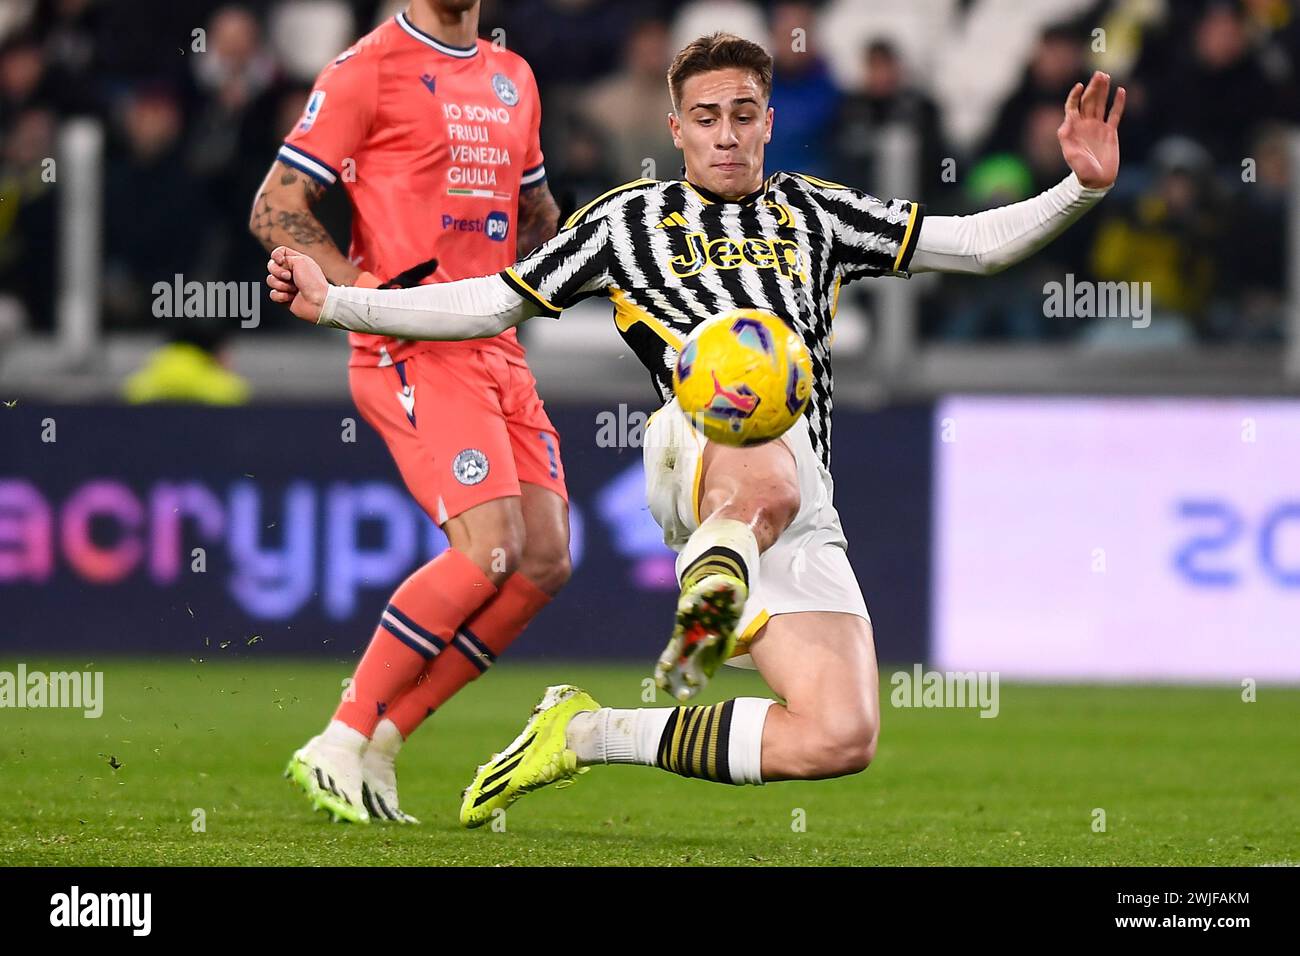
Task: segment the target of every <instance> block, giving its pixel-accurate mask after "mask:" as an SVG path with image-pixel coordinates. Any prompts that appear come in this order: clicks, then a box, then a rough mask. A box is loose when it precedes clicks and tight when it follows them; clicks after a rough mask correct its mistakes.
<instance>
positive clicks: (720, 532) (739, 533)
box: [677, 518, 759, 594]
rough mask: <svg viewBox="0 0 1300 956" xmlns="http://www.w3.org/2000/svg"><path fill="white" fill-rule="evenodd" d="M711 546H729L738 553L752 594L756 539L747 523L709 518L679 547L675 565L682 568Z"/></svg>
mask: <svg viewBox="0 0 1300 956" xmlns="http://www.w3.org/2000/svg"><path fill="white" fill-rule="evenodd" d="M710 548H729V549H730V550H732V551H734V552H736V553H737V554H738V555H740V559H741V560H742V561H744V562H745V570H746V572H747V573H748V574H749V591H750V593H751V594H752V593H753V592H754V588H755V586H756V584H757V580H758V558H759V550H758V539H757V538H755V537H754V532H753V531H752V530H750V527H749V525H747V524H745V522H743V521H736V520H735V519H734V518H709V519H708V520H707V521H705V522H704V524H702V525H700V526H699V527H698V528H697V529H695V531H694V533H692V534H691V536H690V538H688V539H687V541H686V547H684V548H683V549H682V554H681V557H680V558H679V559H678V562H677V567H678V568H679V570H680V571H685V570H686V569H687V568H688V567H690V565H691V563H692V562H693V561H695V560H696V559H697V558H699V557H700V555H702V554H704V553H705V552H707V551H708V550H709V549H710Z"/></svg>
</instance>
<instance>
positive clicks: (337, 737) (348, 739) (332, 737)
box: [321, 720, 370, 754]
mask: <svg viewBox="0 0 1300 956" xmlns="http://www.w3.org/2000/svg"><path fill="white" fill-rule="evenodd" d="M321 739H322V740H324V741H325V743H327V744H330V745H331V746H334V747H342V748H344V749H345V750H351V751H355V752H356V753H358V754H359V753H361V751H362V750H363V749H364V748H365V746H366V743H367V742H368V741H369V739H370V738H369V737H367V736H366V735H365V734H363V733H362V732H361V731H359V730H357V729H356V728H355V727H349V726H348V725H347V724H345V723H343V721H341V720H331V721H330V722H329V725H328V726H326V728H325V732H324V733H323V734H321Z"/></svg>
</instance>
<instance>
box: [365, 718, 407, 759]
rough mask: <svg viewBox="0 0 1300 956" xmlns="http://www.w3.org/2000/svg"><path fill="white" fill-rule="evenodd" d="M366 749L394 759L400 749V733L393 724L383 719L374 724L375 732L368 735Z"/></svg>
mask: <svg viewBox="0 0 1300 956" xmlns="http://www.w3.org/2000/svg"><path fill="white" fill-rule="evenodd" d="M367 749H368V750H377V751H379V752H380V753H382V754H386V755H387V756H389V757H396V756H397V752H398V751H399V750H401V749H402V732H401V731H400V730H398V729H397V725H396V724H395V723H393V722H392V721H391V720H389V719H388V718H387V717H385V718H384V719H383V720H381V721H380V722H379V723H377V724H375V732H374V733H373V734H371V735H370V746H369V748H367Z"/></svg>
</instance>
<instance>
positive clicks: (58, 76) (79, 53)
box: [33, 0, 105, 115]
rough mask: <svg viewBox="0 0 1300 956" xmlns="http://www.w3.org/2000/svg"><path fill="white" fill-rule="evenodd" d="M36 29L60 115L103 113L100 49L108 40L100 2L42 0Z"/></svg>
mask: <svg viewBox="0 0 1300 956" xmlns="http://www.w3.org/2000/svg"><path fill="white" fill-rule="evenodd" d="M33 25H34V28H35V29H36V30H37V31H38V32H39V35H40V37H41V40H42V43H43V46H44V50H45V60H46V64H47V65H48V68H49V72H50V76H51V78H52V83H53V86H54V89H55V91H56V94H55V95H56V96H57V99H58V106H59V111H60V112H61V113H63V114H64V115H77V114H94V115H98V114H100V113H102V111H103V108H104V105H105V104H104V102H103V100H102V92H103V91H102V88H101V87H102V83H101V78H102V77H101V74H102V67H103V62H102V61H103V57H102V56H101V55H100V48H101V46H102V45H104V43H105V40H104V37H103V5H102V3H101V2H100V0H41V2H40V3H39V4H38V6H37V9H36V15H35V17H34V18H33Z"/></svg>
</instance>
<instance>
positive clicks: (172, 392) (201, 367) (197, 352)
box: [122, 327, 249, 405]
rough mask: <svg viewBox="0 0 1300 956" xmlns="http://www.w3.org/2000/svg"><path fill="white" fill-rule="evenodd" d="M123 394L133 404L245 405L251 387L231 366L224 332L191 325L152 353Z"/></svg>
mask: <svg viewBox="0 0 1300 956" xmlns="http://www.w3.org/2000/svg"><path fill="white" fill-rule="evenodd" d="M122 397H123V398H125V399H126V400H127V401H128V402H130V403H131V404H133V405H141V404H146V403H157V402H183V403H189V404H203V405H242V404H244V403H245V402H247V401H248V398H249V388H248V382H246V381H245V380H244V379H243V378H241V377H240V376H238V375H236V374H235V373H234V372H232V371H231V370H230V369H229V368H228V367H227V355H226V350H225V343H224V335H223V334H222V333H220V332H218V331H216V330H215V329H210V328H200V327H191V328H185V329H183V330H181V331H180V332H178V333H177V334H176V337H175V338H174V339H173V340H172V341H171V342H168V343H167V344H166V345H163V346H161V347H159V348H158V349H156V350H154V351H153V352H152V353H151V354H150V355H149V357H148V359H146V361H145V364H144V367H143V368H141V369H139V370H138V371H136V372H133V373H132V374H131V375H130V376H129V377H128V378H127V380H126V381H125V382H124V383H123V388H122Z"/></svg>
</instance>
